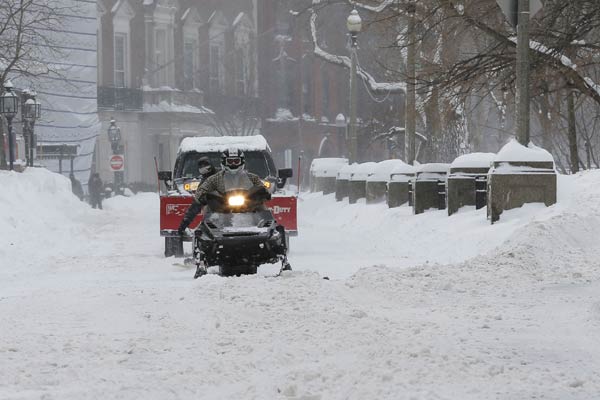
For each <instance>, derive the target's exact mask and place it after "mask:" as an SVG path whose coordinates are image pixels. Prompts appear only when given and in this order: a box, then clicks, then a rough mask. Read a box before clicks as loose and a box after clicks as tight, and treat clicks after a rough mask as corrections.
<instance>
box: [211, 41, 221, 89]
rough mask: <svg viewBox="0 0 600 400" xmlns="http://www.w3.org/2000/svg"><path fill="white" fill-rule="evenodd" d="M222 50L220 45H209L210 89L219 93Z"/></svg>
mask: <svg viewBox="0 0 600 400" xmlns="http://www.w3.org/2000/svg"><path fill="white" fill-rule="evenodd" d="M222 57H223V52H222V51H221V46H219V45H216V44H215V45H211V46H210V90H211V92H215V93H220V92H221V91H222V90H223V71H222V68H223V62H222V61H223V60H222Z"/></svg>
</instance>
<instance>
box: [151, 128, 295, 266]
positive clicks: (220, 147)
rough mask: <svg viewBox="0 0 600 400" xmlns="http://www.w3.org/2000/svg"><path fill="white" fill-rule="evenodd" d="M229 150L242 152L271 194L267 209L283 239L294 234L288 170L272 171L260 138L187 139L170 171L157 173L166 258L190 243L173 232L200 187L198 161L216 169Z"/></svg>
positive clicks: (196, 222)
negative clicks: (161, 185) (286, 188)
mask: <svg viewBox="0 0 600 400" xmlns="http://www.w3.org/2000/svg"><path fill="white" fill-rule="evenodd" d="M230 148H237V149H239V150H242V151H243V152H244V154H245V157H246V168H247V169H248V171H249V172H251V173H253V174H256V175H258V176H259V177H260V178H261V179H262V180H263V182H264V185H265V188H267V190H269V191H270V192H271V196H272V197H271V200H269V201H268V202H267V207H268V208H269V210H270V211H271V212H272V214H273V216H274V217H275V219H276V220H277V222H278V223H279V224H280V225H282V226H283V227H284V228H285V231H286V233H287V235H288V236H294V235H297V234H298V221H297V211H298V207H297V205H298V198H297V196H295V195H291V194H288V193H287V192H286V191H284V190H283V188H284V186H285V184H286V180H287V179H288V178H291V177H292V170H291V169H279V170H278V169H277V168H276V167H275V163H274V162H273V158H272V157H271V152H270V149H269V146H268V144H267V141H266V140H265V138H264V137H263V136H260V135H258V136H221V137H190V138H186V139H184V140H183V141H182V142H181V146H180V148H179V151H178V153H177V159H176V161H175V166H174V168H173V171H161V172H159V173H158V175H159V180H161V181H163V182H164V186H165V187H166V191H164V192H162V193H161V195H160V235H161V236H163V237H164V238H165V256H166V257H170V256H178V257H182V256H183V242H184V241H192V240H193V238H192V237H191V236H188V235H184V236H180V235H179V234H178V233H177V229H178V227H179V224H180V223H181V221H182V219H183V216H184V214H185V212H186V210H187V209H188V207H189V206H190V205H191V204H192V200H193V196H194V193H195V191H196V189H197V188H198V186H199V185H200V184H201V181H200V180H201V178H200V175H199V171H198V161H199V160H200V159H201V158H208V159H209V160H210V162H211V164H212V165H213V166H214V167H218V166H219V165H220V157H221V154H222V152H223V151H225V150H227V149H230ZM202 218H203V216H202V214H200V215H198V217H196V219H195V220H194V221H193V222H192V224H191V225H190V229H192V230H194V229H196V228H197V227H198V226H199V225H200V223H201V222H202Z"/></svg>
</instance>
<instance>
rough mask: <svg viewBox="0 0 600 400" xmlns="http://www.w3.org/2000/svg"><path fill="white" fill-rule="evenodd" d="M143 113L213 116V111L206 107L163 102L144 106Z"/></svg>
mask: <svg viewBox="0 0 600 400" xmlns="http://www.w3.org/2000/svg"><path fill="white" fill-rule="evenodd" d="M144 112H147V113H173V112H174V113H190V114H214V111H212V110H210V109H209V108H206V107H195V106H192V105H189V104H172V103H169V102H167V101H165V100H163V101H161V102H160V103H158V104H147V103H145V104H144Z"/></svg>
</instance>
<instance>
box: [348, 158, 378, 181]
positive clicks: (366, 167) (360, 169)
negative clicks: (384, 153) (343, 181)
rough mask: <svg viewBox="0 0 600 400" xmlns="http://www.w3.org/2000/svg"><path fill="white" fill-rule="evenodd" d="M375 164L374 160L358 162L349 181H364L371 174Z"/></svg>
mask: <svg viewBox="0 0 600 400" xmlns="http://www.w3.org/2000/svg"><path fill="white" fill-rule="evenodd" d="M376 166H377V163H374V162H366V163H362V164H358V165H357V166H356V168H355V169H354V173H353V174H352V176H351V177H350V181H366V180H367V178H368V177H369V176H371V175H372V174H373V172H374V171H375V167H376Z"/></svg>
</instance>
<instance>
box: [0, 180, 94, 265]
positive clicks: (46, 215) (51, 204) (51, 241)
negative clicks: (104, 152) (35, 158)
mask: <svg viewBox="0 0 600 400" xmlns="http://www.w3.org/2000/svg"><path fill="white" fill-rule="evenodd" d="M0 187H1V188H2V190H1V191H0V226H1V227H2V229H0V242H2V243H3V245H2V246H0V266H2V267H5V266H7V265H6V264H5V263H6V262H7V259H8V257H9V254H11V255H12V256H14V255H18V254H20V255H27V254H30V255H31V256H32V257H35V255H36V253H41V254H44V253H51V254H60V253H61V252H62V251H63V250H64V249H65V248H68V247H69V246H71V245H77V244H76V243H77V237H78V236H80V235H81V233H82V231H85V229H86V227H85V225H83V224H82V223H81V222H75V221H76V220H77V219H78V218H80V217H81V216H82V215H84V214H86V213H89V212H90V207H89V206H88V205H87V204H86V203H82V202H81V201H80V200H79V199H78V198H77V197H75V196H74V195H73V193H72V192H71V181H70V180H69V179H68V178H66V177H64V176H62V175H59V174H55V173H52V172H50V171H48V170H46V169H42V168H28V169H27V170H26V171H25V172H23V173H16V172H8V171H0ZM12 256H11V257H12ZM2 264H4V265H2Z"/></svg>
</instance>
